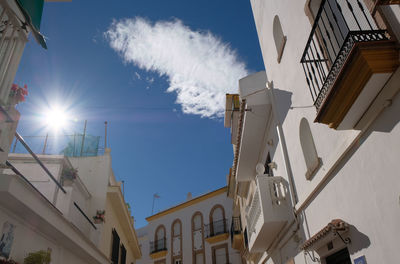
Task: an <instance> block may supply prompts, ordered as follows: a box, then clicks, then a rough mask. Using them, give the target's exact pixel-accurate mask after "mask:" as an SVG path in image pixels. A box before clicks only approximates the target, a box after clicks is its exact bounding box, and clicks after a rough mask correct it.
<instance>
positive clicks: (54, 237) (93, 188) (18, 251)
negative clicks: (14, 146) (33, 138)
mask: <svg viewBox="0 0 400 264" xmlns="http://www.w3.org/2000/svg"><path fill="white" fill-rule="evenodd" d="M39 159H40V160H41V162H42V163H43V164H44V165H45V166H46V168H47V169H48V170H49V171H50V173H51V174H52V175H53V177H54V178H55V181H53V180H51V178H50V177H49V175H48V174H47V173H46V172H45V171H44V170H43V168H42V167H40V166H39V164H38V163H37V162H36V161H35V160H34V159H33V158H32V157H31V155H29V154H10V155H9V157H8V161H9V163H10V164H12V166H13V167H14V168H15V169H16V171H14V172H13V171H9V170H6V171H4V174H3V175H2V177H1V179H0V186H1V191H0V195H1V197H2V199H1V202H0V224H1V225H2V226H3V230H4V226H11V227H12V229H13V232H12V233H13V234H12V237H13V241H11V245H10V251H9V257H10V258H12V259H13V260H15V261H18V262H22V261H23V258H24V257H25V256H26V255H27V254H28V253H31V252H36V251H39V250H44V251H50V252H51V258H52V261H53V262H52V263H110V262H112V263H118V264H125V263H135V262H136V259H138V258H140V257H141V253H140V248H139V244H138V240H137V236H136V232H135V229H134V225H133V224H134V221H133V217H131V212H130V211H129V209H128V207H127V205H126V202H125V200H124V198H123V194H122V192H121V183H120V182H117V181H116V180H115V177H114V174H113V171H112V168H111V156H110V149H106V151H105V154H104V155H101V156H96V157H79V158H77V157H74V158H68V157H65V156H60V155H40V156H39ZM75 169H76V170H77V172H76V174H73V173H74V171H75ZM17 171H18V173H16V172H17ZM71 172H72V174H71ZM57 183H58V184H60V185H58V184H57ZM99 211H100V212H103V213H101V214H102V215H103V216H104V221H102V220H101V219H95V216H96V215H99V213H98V212H99ZM96 220H97V221H96Z"/></svg>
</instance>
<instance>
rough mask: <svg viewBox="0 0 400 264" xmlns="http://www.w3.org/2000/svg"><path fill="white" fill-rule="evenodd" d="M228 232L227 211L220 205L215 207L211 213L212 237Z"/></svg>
mask: <svg viewBox="0 0 400 264" xmlns="http://www.w3.org/2000/svg"><path fill="white" fill-rule="evenodd" d="M226 232H227V226H226V220H225V210H224V207H223V206H222V205H220V204H217V205H215V206H214V207H213V208H212V209H211V211H210V236H216V235H219V234H223V233H226Z"/></svg>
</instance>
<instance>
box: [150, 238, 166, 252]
mask: <svg viewBox="0 0 400 264" xmlns="http://www.w3.org/2000/svg"><path fill="white" fill-rule="evenodd" d="M164 250H167V239H166V238H165V237H164V238H161V239H158V240H155V241H151V242H150V254H153V253H156V252H160V251H164Z"/></svg>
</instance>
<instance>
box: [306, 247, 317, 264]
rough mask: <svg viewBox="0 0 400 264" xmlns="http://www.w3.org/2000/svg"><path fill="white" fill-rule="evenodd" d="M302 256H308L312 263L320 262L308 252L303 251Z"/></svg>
mask: <svg viewBox="0 0 400 264" xmlns="http://www.w3.org/2000/svg"><path fill="white" fill-rule="evenodd" d="M304 254H305V255H308V256H309V257H310V259H311V261H312V262H318V263H321V260H320V259H319V258H317V257H316V256H314V254H312V255H311V253H310V252H308V251H306V250H304Z"/></svg>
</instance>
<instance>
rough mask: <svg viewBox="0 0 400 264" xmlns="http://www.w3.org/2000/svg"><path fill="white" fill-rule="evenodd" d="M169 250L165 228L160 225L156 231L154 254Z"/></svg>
mask: <svg viewBox="0 0 400 264" xmlns="http://www.w3.org/2000/svg"><path fill="white" fill-rule="evenodd" d="M162 250H167V240H166V232H165V227H164V226H163V225H160V226H158V227H157V229H156V233H155V234H154V250H153V251H154V252H158V251H162Z"/></svg>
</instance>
